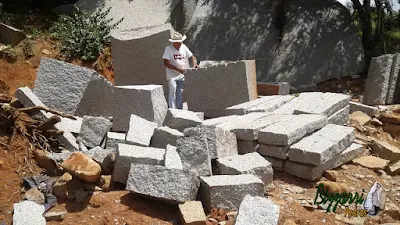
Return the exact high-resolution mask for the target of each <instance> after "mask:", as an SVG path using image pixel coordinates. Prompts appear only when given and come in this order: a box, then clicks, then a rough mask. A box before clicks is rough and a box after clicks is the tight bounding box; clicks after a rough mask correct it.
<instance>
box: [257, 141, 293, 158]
mask: <svg viewBox="0 0 400 225" xmlns="http://www.w3.org/2000/svg"><path fill="white" fill-rule="evenodd" d="M289 148H290V146H278V145H265V144H259V147H258V153H260V154H261V155H263V156H269V157H275V158H278V159H286V158H287V156H288V152H289Z"/></svg>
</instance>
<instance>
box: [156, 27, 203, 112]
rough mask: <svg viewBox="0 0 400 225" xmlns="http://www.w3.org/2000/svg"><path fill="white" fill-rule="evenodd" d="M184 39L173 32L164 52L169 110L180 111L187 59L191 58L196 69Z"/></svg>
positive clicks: (195, 62)
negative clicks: (176, 109) (169, 43)
mask: <svg viewBox="0 0 400 225" xmlns="http://www.w3.org/2000/svg"><path fill="white" fill-rule="evenodd" d="M185 39H186V35H183V36H182V34H180V33H178V32H174V33H173V34H172V35H171V39H169V41H170V42H172V44H171V45H168V46H167V47H166V48H165V50H164V55H163V59H164V66H165V67H166V77H167V80H168V87H169V94H168V106H169V108H174V109H175V108H178V109H182V106H183V99H182V89H183V84H184V80H185V74H186V70H187V68H188V67H189V65H188V59H189V58H191V60H192V64H193V68H198V67H199V66H198V65H197V59H196V57H194V55H193V53H192V52H191V51H190V50H189V48H188V47H187V46H186V45H185V44H183V43H182V42H183V41H184V40H185Z"/></svg>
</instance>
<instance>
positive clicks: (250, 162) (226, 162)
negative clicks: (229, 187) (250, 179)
mask: <svg viewBox="0 0 400 225" xmlns="http://www.w3.org/2000/svg"><path fill="white" fill-rule="evenodd" d="M217 165H218V169H219V172H220V173H221V174H223V175H239V174H253V175H255V176H256V177H258V178H260V179H261V180H262V181H263V182H264V185H268V184H269V183H271V182H272V179H273V176H274V171H273V170H272V165H271V163H270V162H268V161H267V160H266V159H264V158H263V157H262V156H261V155H260V154H258V153H257V152H253V153H247V154H244V155H235V156H229V157H225V158H221V159H217Z"/></svg>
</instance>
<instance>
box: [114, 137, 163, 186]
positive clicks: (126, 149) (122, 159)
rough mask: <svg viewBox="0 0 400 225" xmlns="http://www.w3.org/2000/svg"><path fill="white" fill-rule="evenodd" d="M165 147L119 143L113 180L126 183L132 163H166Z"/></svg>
mask: <svg viewBox="0 0 400 225" xmlns="http://www.w3.org/2000/svg"><path fill="white" fill-rule="evenodd" d="M164 156H165V149H160V148H150V147H142V146H136V145H127V144H118V149H117V153H116V155H115V165H114V173H113V180H114V181H116V182H120V183H123V184H125V183H126V180H127V179H128V173H129V168H130V166H131V163H137V164H148V165H164Z"/></svg>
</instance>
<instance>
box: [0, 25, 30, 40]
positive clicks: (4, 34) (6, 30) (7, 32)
mask: <svg viewBox="0 0 400 225" xmlns="http://www.w3.org/2000/svg"><path fill="white" fill-rule="evenodd" d="M25 37H26V35H25V34H24V32H23V31H22V30H19V29H17V28H15V27H12V26H9V25H6V24H4V23H0V43H3V44H5V45H17V44H18V43H19V42H21V41H22V40H24V39H25Z"/></svg>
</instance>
